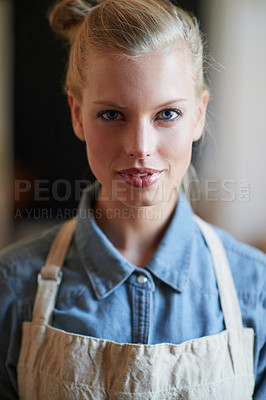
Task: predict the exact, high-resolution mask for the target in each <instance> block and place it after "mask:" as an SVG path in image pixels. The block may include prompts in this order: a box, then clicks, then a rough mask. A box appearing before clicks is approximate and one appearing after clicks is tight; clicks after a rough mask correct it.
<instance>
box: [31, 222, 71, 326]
mask: <svg viewBox="0 0 266 400" xmlns="http://www.w3.org/2000/svg"><path fill="white" fill-rule="evenodd" d="M75 227H76V218H73V219H71V220H70V221H68V222H66V223H64V225H63V226H62V228H61V229H60V231H59V232H58V234H57V235H56V238H55V240H54V242H53V244H52V246H51V248H50V251H49V254H48V257H47V259H46V262H45V265H44V266H43V267H42V269H41V272H40V273H39V275H38V290H37V295H36V298H35V303H34V308H33V316H32V321H37V320H38V321H39V322H41V323H44V324H50V323H51V320H52V315H53V310H54V306H55V301H56V295H57V290H58V286H59V285H60V283H61V280H62V275H63V273H62V269H61V268H62V266H63V263H64V260H65V257H66V253H67V250H68V248H69V245H70V242H71V239H72V237H73V234H74V231H75Z"/></svg>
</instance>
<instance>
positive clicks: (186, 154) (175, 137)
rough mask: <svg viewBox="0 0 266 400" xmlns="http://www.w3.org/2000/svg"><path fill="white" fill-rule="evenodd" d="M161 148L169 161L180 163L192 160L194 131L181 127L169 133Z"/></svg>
mask: <svg viewBox="0 0 266 400" xmlns="http://www.w3.org/2000/svg"><path fill="white" fill-rule="evenodd" d="M161 149H162V151H163V152H164V154H165V156H167V158H168V159H169V161H172V162H176V163H178V164H181V163H183V162H184V163H186V164H187V162H189V161H190V158H191V150H192V131H191V130H190V129H180V130H178V131H174V132H172V134H171V135H169V136H168V135H167V138H166V140H165V141H164V143H163V144H162V145H161Z"/></svg>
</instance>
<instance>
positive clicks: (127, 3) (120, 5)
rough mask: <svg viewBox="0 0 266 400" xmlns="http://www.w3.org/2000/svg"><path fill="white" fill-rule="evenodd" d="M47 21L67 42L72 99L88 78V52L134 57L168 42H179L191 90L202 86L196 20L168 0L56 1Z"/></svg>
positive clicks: (67, 82) (199, 88) (201, 50)
mask: <svg viewBox="0 0 266 400" xmlns="http://www.w3.org/2000/svg"><path fill="white" fill-rule="evenodd" d="M49 22H50V26H51V28H52V29H53V30H54V31H55V32H57V33H59V34H60V35H61V36H63V37H65V38H67V39H68V40H69V42H70V46H71V47H70V56H69V65H68V71H67V76H66V88H67V89H68V90H69V91H70V92H71V93H72V94H73V95H74V96H76V97H77V98H81V93H82V89H83V88H84V86H85V84H86V81H87V79H88V75H87V71H88V63H89V57H90V54H91V53H92V52H100V53H102V52H106V51H110V52H115V53H118V54H120V55H123V56H127V57H132V58H138V57H139V56H141V54H143V53H145V52H148V51H151V50H160V49H163V48H164V47H166V46H167V45H170V44H172V43H177V44H179V45H180V46H183V49H184V51H185V52H186V54H187V56H188V57H189V60H190V62H191V67H192V73H193V78H194V83H195V88H196V89H197V92H199V93H201V92H202V90H203V89H204V88H205V87H206V83H205V80H204V71H203V64H204V57H203V47H204V46H203V42H202V38H201V34H200V31H199V26H198V23H197V20H196V19H195V18H194V17H192V16H190V15H189V14H188V13H187V12H185V11H184V10H182V9H181V8H179V7H177V6H175V5H173V4H172V3H171V2H170V1H169V0H98V1H94V0H90V1H87V0H62V1H60V2H59V3H58V4H57V5H56V6H55V7H54V9H53V10H52V11H51V13H50V18H49Z"/></svg>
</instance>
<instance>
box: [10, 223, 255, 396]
mask: <svg viewBox="0 0 266 400" xmlns="http://www.w3.org/2000/svg"><path fill="white" fill-rule="evenodd" d="M195 219H196V221H197V223H198V225H199V226H200V228H201V230H202V232H203V234H204V236H205V240H206V242H207V244H208V247H209V248H210V251H211V254H212V257H213V261H214V268H215V272H216V277H217V284H218V288H219V294H220V300H221V306H222V310H223V313H224V321H225V326H226V330H225V331H223V332H221V333H218V334H216V335H212V336H205V337H202V338H199V339H194V340H190V341H187V342H184V343H181V344H178V345H174V344H169V343H161V344H155V345H140V344H124V343H123V344H122V343H115V342H112V341H110V340H104V339H97V338H94V337H88V336H84V335H77V334H72V333H68V332H65V331H62V330H59V329H56V328H53V327H52V326H51V325H50V324H51V317H52V314H53V308H54V304H55V299H56V294H57V290H58V286H59V284H60V281H61V275H62V272H61V265H63V261H64V258H65V254H66V251H67V249H68V247H69V244H70V240H71V237H72V234H73V232H74V229H75V223H76V221H75V220H71V221H70V222H68V223H66V224H65V225H64V227H63V228H62V230H61V231H60V232H59V234H58V236H57V238H56V240H55V242H54V243H53V246H52V248H51V250H50V253H49V255H48V259H47V261H46V264H45V266H44V267H43V268H42V271H41V275H40V279H39V284H38V292H37V296H36V300H35V305H34V310H33V319H32V322H24V323H23V337H22V346H21V351H20V356H19V362H18V370H17V371H18V389H19V398H20V399H23V400H35V399H45V400H47V399H48V400H57V399H63V400H67V399H71V400H81V399H90V400H91V399H93V400H103V399H113V400H114V399H116V400H122V399H127V400H129V399H134V400H149V399H152V400H164V399H165V400H166V399H167V400H170V399H190V400H192V399H193V400H207V399H210V400H215V399H221V400H232V399H235V400H245V399H251V398H252V393H253V389H254V375H253V341H254V337H253V336H254V332H253V330H252V329H250V328H243V327H242V319H241V313H240V308H239V304H238V299H237V295H236V291H235V287H234V283H233V279H232V276H231V271H230V268H229V265H228V262H227V258H226V255H225V251H224V248H223V246H222V244H221V242H220V240H219V239H218V238H217V236H216V234H215V233H214V232H213V230H212V229H211V228H210V226H209V225H208V224H206V223H205V222H203V221H202V220H200V219H199V218H198V217H195Z"/></svg>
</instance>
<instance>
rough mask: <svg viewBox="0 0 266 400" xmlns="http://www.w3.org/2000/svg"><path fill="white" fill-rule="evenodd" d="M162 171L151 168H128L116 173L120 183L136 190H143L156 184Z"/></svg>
mask: <svg viewBox="0 0 266 400" xmlns="http://www.w3.org/2000/svg"><path fill="white" fill-rule="evenodd" d="M162 173H163V171H162V170H156V169H152V168H129V169H125V170H122V171H118V174H119V175H120V177H121V179H122V181H124V182H125V183H127V184H128V185H130V186H133V187H136V188H144V187H149V186H151V185H153V184H154V183H155V182H157V181H158V180H159V179H160V177H161V175H162Z"/></svg>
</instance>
